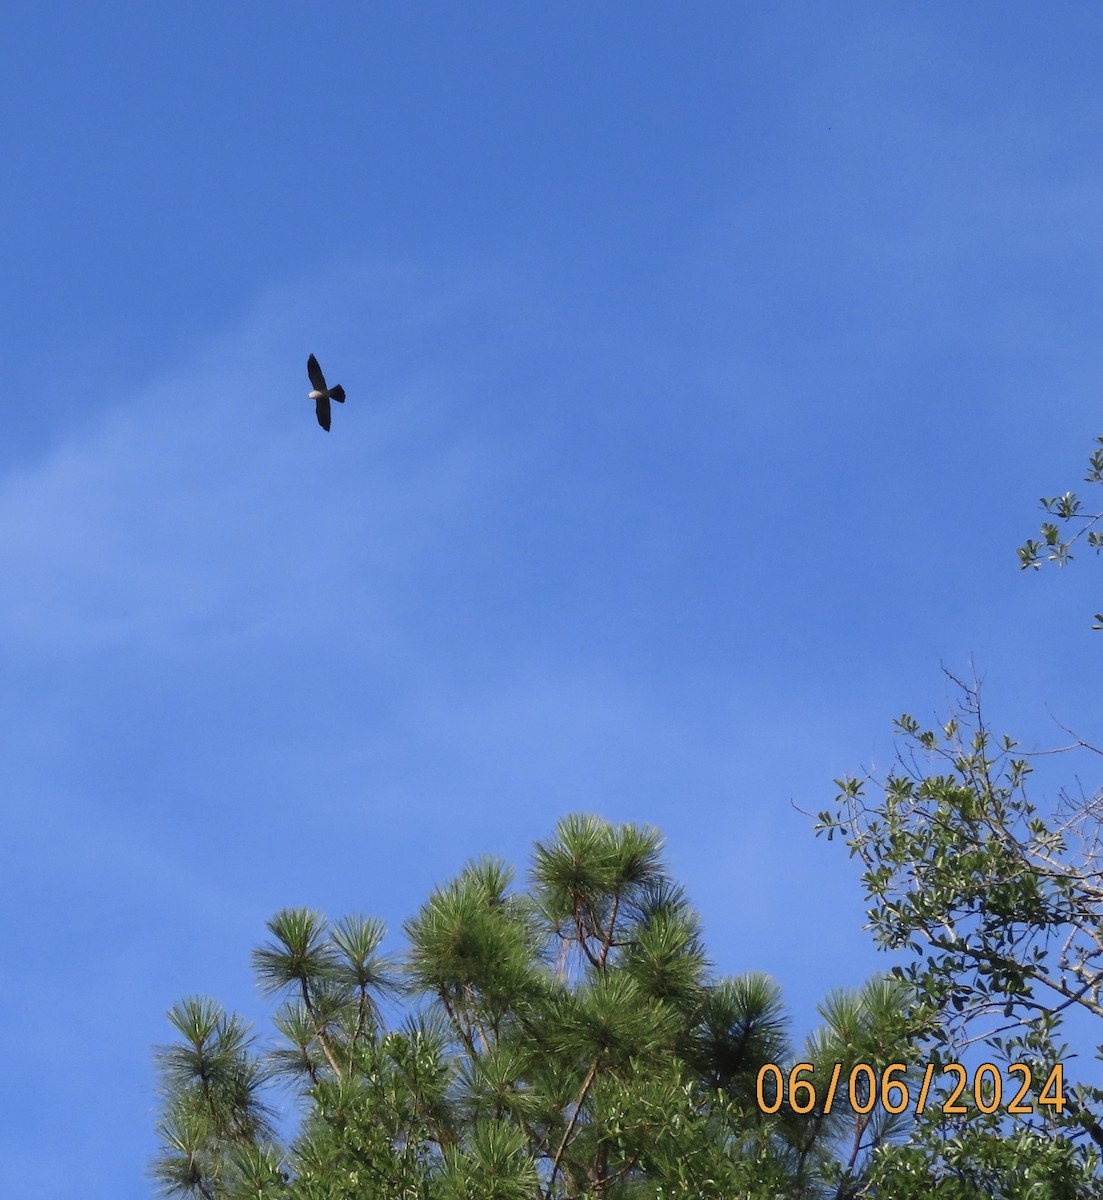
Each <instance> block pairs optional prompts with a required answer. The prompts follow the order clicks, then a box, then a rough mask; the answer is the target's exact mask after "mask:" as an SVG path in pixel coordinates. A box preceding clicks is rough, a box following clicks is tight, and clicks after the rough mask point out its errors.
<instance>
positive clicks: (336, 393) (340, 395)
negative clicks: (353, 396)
mask: <svg viewBox="0 0 1103 1200" xmlns="http://www.w3.org/2000/svg"><path fill="white" fill-rule="evenodd" d="M329 398H330V399H331V400H336V401H338V402H339V403H341V404H344V402H345V389H344V388H343V387H342V386H341V385H340V384H338V385H337V386H336V387H335V388H330V389H329Z"/></svg>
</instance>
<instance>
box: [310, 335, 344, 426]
mask: <svg viewBox="0 0 1103 1200" xmlns="http://www.w3.org/2000/svg"><path fill="white" fill-rule="evenodd" d="M306 373H307V374H308V375H309V376H310V382H311V384H312V385H313V387H314V390H313V391H312V392H310V393H309V395H308V396H307V399H308V400H313V401H314V411H315V412H316V413H317V414H318V424H319V425H321V427H322V428H323V429H324V430H325V431H326V433H328V432H329V402H330V401H331V400H336V401H337V402H338V403H339V404H344V402H345V389H344V388H343V387H342V386H341V385H340V384H338V385H337V386H336V387H326V377H325V376H324V375H323V374H322V368H321V367H320V366H318V360H317V359H316V358H315V357H314V355H313V354H312V355H311V356H310V357H309V358H308V359H307V360H306Z"/></svg>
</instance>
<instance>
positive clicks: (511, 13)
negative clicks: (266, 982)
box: [0, 3, 1103, 1200]
mask: <svg viewBox="0 0 1103 1200" xmlns="http://www.w3.org/2000/svg"><path fill="white" fill-rule="evenodd" d="M0 44H3V45H4V47H5V50H4V71H2V72H0V104H2V107H3V111H4V112H5V114H7V119H6V120H5V121H4V122H3V123H2V127H0V157H2V159H3V161H4V162H5V166H6V169H5V172H4V175H5V183H4V184H3V193H2V195H3V204H4V219H3V222H2V232H0V238H2V239H3V260H4V263H5V269H4V271H3V272H2V274H0V289H2V291H3V328H4V329H5V330H6V332H7V334H8V340H7V359H8V362H9V396H10V402H9V404H8V406H7V411H8V418H7V431H6V436H5V437H4V439H3V441H2V443H0V562H2V563H3V568H2V570H0V631H2V635H3V636H2V639H0V654H2V660H0V723H2V727H3V734H2V754H0V787H2V789H3V792H4V795H5V799H6V804H5V808H6V811H7V812H8V817H7V832H6V836H5V838H4V839H3V850H2V854H3V860H2V862H0V878H2V879H3V883H4V888H5V891H6V893H7V900H6V904H5V908H6V911H7V914H8V919H7V921H6V922H4V924H3V928H2V930H0V952H2V954H3V958H4V962H5V963H6V964H7V966H6V969H5V971H4V972H3V979H2V980H0V988H2V993H0V994H2V996H3V1012H4V1024H5V1027H6V1029H7V1031H8V1036H7V1039H6V1042H7V1046H6V1050H5V1060H6V1071H7V1074H8V1081H9V1086H8V1087H7V1088H6V1089H5V1094H6V1096H7V1100H6V1101H5V1102H4V1104H3V1107H4V1109H5V1110H6V1111H5V1112H4V1120H3V1121H2V1122H0V1141H2V1144H3V1149H2V1154H3V1159H4V1162H5V1167H6V1170H5V1175H6V1179H7V1186H8V1190H9V1191H10V1193H11V1194H12V1195H17V1194H18V1195H24V1194H26V1195H30V1194H32V1193H33V1194H35V1195H37V1196H39V1197H43V1198H52V1197H62V1196H70V1195H72V1194H73V1193H74V1191H77V1190H82V1189H83V1190H89V1189H90V1190H91V1191H92V1192H93V1193H100V1192H102V1193H103V1194H111V1195H114V1196H117V1197H120V1198H126V1200H129V1198H130V1197H139V1196H145V1195H147V1194H148V1191H149V1189H148V1185H147V1183H146V1181H145V1178H144V1168H145V1163H146V1159H147V1157H148V1155H149V1153H150V1152H151V1150H152V1149H153V1144H154V1143H153V1133H152V1127H153V1120H154V1099H153V1093H152V1074H151V1068H150V1046H151V1044H152V1043H155V1042H160V1041H164V1040H166V1038H167V1036H168V1027H167V1024H166V1022H165V1020H164V1013H165V1010H166V1009H167V1008H168V1007H169V1006H170V1005H171V1004H172V1003H173V1002H174V1001H176V1000H177V999H179V998H180V997H182V996H184V995H188V994H192V993H196V992H201V993H205V994H209V995H212V996H214V997H216V998H218V999H219V1000H221V1001H223V1002H224V1003H226V1004H227V1005H229V1006H231V1007H233V1008H236V1009H238V1010H240V1011H242V1012H244V1013H246V1014H247V1015H249V1016H251V1017H259V1016H260V1015H261V1014H263V1013H264V1012H265V1006H264V1004H263V1003H262V1002H261V1001H260V1000H259V998H258V996H257V994H256V992H255V988H254V985H253V981H252V978H251V975H250V970H249V951H250V949H251V948H252V946H253V945H254V944H256V943H257V942H258V941H259V940H260V939H261V937H262V935H263V923H264V921H265V920H266V919H267V918H268V917H269V916H270V915H271V914H272V913H273V912H275V911H276V910H277V909H279V908H281V907H283V906H286V905H308V906H310V907H313V908H317V909H321V910H322V911H324V912H326V913H328V914H330V915H331V916H334V917H336V916H339V915H341V914H344V913H347V912H353V911H361V912H366V913H369V914H373V915H378V916H381V917H383V918H384V919H385V920H386V921H387V923H388V925H389V927H390V928H391V929H392V930H393V931H395V936H394V937H393V939H392V942H391V945H392V948H394V949H398V948H399V947H400V944H401V943H400V939H399V937H398V934H397V931H398V927H399V925H400V922H401V921H402V920H403V919H404V918H405V917H407V916H409V915H411V914H412V913H413V912H414V911H415V909H416V907H417V906H418V905H419V904H420V903H421V901H422V900H423V899H424V898H425V896H426V895H427V893H428V891H429V889H430V888H431V887H432V886H433V885H434V884H436V883H438V882H440V881H442V880H443V879H445V878H447V877H448V876H450V875H451V874H453V873H454V872H456V871H458V870H459V869H460V867H461V866H462V864H463V863H464V861H465V860H466V859H468V858H469V857H472V856H476V855H480V854H483V853H490V854H496V855H501V856H504V857H506V858H508V859H510V860H512V861H514V862H517V863H518V864H519V865H520V866H522V868H523V865H524V863H525V861H526V858H527V854H528V851H529V848H530V846H531V843H532V841H533V840H534V839H536V838H542V837H546V836H547V835H549V834H550V833H551V831H552V829H553V827H554V825H555V823H556V821H557V820H558V819H559V818H560V817H562V816H564V815H565V814H567V813H569V812H574V811H590V812H597V813H600V814H601V815H603V816H605V817H607V818H609V819H610V820H614V821H640V822H650V823H653V824H655V825H657V826H659V827H660V828H661V829H662V830H663V832H664V833H665V834H666V836H667V839H668V840H667V852H668V858H669V862H670V863H671V865H672V867H673V869H674V871H675V872H676V874H677V875H678V876H679V878H680V879H681V880H683V881H684V883H685V884H686V886H687V888H688V890H689V892H690V895H691V897H692V898H693V900H694V901H695V903H696V904H697V906H698V907H699V909H700V912H701V914H702V918H703V921H704V924H705V930H706V936H707V941H708V945H709V949H710V951H711V954H712V956H713V958H714V960H715V963H716V969H717V971H719V972H722V973H729V972H738V971H744V970H765V971H768V972H770V973H771V974H773V975H774V976H775V977H776V978H777V979H778V980H779V982H780V983H781V984H782V986H783V988H784V991H785V995H786V998H787V1000H788V1003H789V1005H790V1008H791V1011H792V1014H793V1021H794V1024H793V1033H794V1035H795V1036H797V1037H803V1035H804V1034H805V1033H807V1032H808V1030H809V1029H810V1028H811V1027H812V1025H813V1023H814V1021H815V1006H816V1003H817V1002H818V1001H819V1000H820V999H821V998H822V997H823V995H824V994H825V993H826V992H828V991H829V990H830V989H832V988H835V987H839V986H858V985H860V984H861V982H862V981H863V980H864V979H865V978H866V977H867V976H868V975H869V974H870V973H871V972H873V971H874V970H877V969H879V968H881V967H883V966H884V965H886V964H885V960H884V958H883V957H882V956H879V955H877V954H876V952H875V951H874V949H873V947H872V943H871V942H870V940H869V937H868V935H867V934H866V933H864V932H863V931H862V928H861V925H862V920H863V917H862V904H861V894H860V891H859V885H858V873H857V869H856V867H855V865H854V863H853V862H851V861H850V860H848V858H847V856H846V854H845V851H843V850H842V849H840V847H839V846H838V845H837V844H834V845H828V844H827V843H825V842H823V841H822V840H817V839H815V838H814V837H813V835H812V831H811V827H810V822H809V821H808V820H807V819H806V818H805V817H803V816H801V815H800V813H798V812H797V811H795V809H794V807H793V805H792V802H793V801H796V802H797V803H798V804H800V805H801V806H802V807H804V808H807V809H812V810H815V809H818V808H822V807H825V806H826V804H827V802H828V801H829V800H830V799H831V797H832V794H833V788H832V785H831V780H832V779H833V778H834V777H836V776H838V775H841V774H844V773H847V772H852V771H857V770H859V769H860V768H861V766H862V765H863V764H865V765H869V764H871V763H873V764H880V765H886V764H887V763H888V761H889V759H890V757H891V754H892V738H891V734H890V722H891V719H892V718H893V717H894V716H895V715H897V714H898V713H900V712H902V711H905V710H908V711H912V712H914V713H915V714H916V715H917V716H919V717H920V718H921V719H925V720H929V719H933V718H934V717H935V716H937V715H938V714H939V713H941V712H943V711H944V709H945V706H946V704H947V702H948V700H949V699H950V698H951V693H950V690H949V688H948V686H947V685H946V683H945V681H944V679H943V677H942V676H941V674H940V664H942V663H944V664H946V666H948V667H950V668H952V669H955V670H957V671H967V670H968V665H969V660H970V657H972V659H973V660H974V661H975V663H976V667H977V670H978V672H980V673H981V674H982V675H983V676H984V677H985V680H986V683H985V687H986V696H987V701H988V704H989V707H990V713H991V716H992V722H993V724H994V725H995V726H996V727H997V728H1000V729H1007V730H1008V731H1009V732H1011V733H1013V734H1015V735H1016V736H1018V737H1019V738H1020V739H1021V740H1022V741H1024V742H1025V743H1027V744H1028V745H1047V744H1052V743H1054V742H1056V741H1058V740H1060V736H1061V735H1060V732H1059V731H1058V730H1057V729H1056V728H1055V726H1054V724H1053V717H1057V718H1059V719H1060V720H1061V721H1063V722H1064V723H1065V724H1068V725H1074V726H1076V727H1077V728H1078V730H1079V731H1080V732H1081V733H1082V734H1083V735H1084V736H1086V737H1089V738H1090V737H1092V736H1093V735H1094V736H1095V738H1096V740H1097V741H1100V740H1103V734H1100V732H1099V730H1098V708H1097V707H1096V706H1094V705H1093V701H1096V700H1097V696H1098V663H1099V655H1100V653H1101V651H1103V642H1100V641H1099V640H1098V637H1099V636H1100V635H1092V634H1091V633H1090V630H1089V625H1090V617H1091V614H1092V613H1093V612H1095V611H1097V610H1098V609H1099V607H1101V605H1100V604H1099V603H1098V590H1099V576H1098V568H1097V567H1096V566H1095V565H1094V564H1093V563H1092V562H1091V561H1089V560H1087V559H1085V560H1084V561H1083V562H1081V563H1080V564H1079V565H1078V568H1077V569H1074V570H1072V571H1068V572H1064V573H1061V574H1057V573H1054V572H1044V573H1043V574H1042V575H1041V576H1039V577H1037V578H1028V577H1024V576H1022V575H1021V574H1020V573H1019V571H1018V569H1017V564H1016V560H1015V555H1014V548H1015V546H1016V545H1018V544H1019V543H1021V542H1022V541H1023V540H1024V539H1025V537H1027V536H1028V535H1029V534H1031V533H1032V532H1033V531H1034V530H1035V529H1036V527H1037V524H1038V520H1039V515H1038V513H1037V508H1036V501H1037V497H1039V496H1041V495H1043V494H1052V493H1056V492H1060V491H1063V490H1064V489H1065V488H1067V487H1071V486H1075V485H1076V481H1077V480H1078V479H1079V477H1080V476H1081V474H1082V469H1083V463H1084V460H1085V459H1086V457H1087V454H1088V452H1089V450H1090V449H1091V446H1092V442H1093V439H1094V437H1095V436H1096V435H1097V434H1098V433H1100V432H1101V428H1100V427H1101V426H1103V420H1101V413H1100V406H1101V397H1100V386H1099V382H1100V378H1101V377H1103V339H1101V337H1100V328H1101V323H1100V316H1101V299H1103V295H1101V286H1100V280H1101V278H1103V273H1101V268H1103V225H1101V223H1100V221H1099V213H1100V211H1101V202H1103V137H1101V134H1103V93H1101V91H1100V87H1099V75H1098V47H1099V45H1100V44H1103V10H1101V9H1099V8H1098V6H1095V5H1089V4H1065V5H1063V4H1050V5H1047V6H1045V7H1044V8H1043V7H1040V6H1037V5H1027V4H1021V3H1000V4H998V5H997V4H994V3H976V4H972V5H968V6H964V5H957V6H930V5H908V6H905V5H890V4H883V3H870V4H864V3H849V4H842V5H830V6H827V5H819V4H814V3H800V4H796V3H779V4H772V5H747V4H706V3H695V4H692V5H674V4H655V3H636V4H633V5H614V4H604V5H597V6H594V5H583V4H577V3H557V4H555V5H550V4H532V5H515V4H505V3H501V4H488V3H471V4H465V5H453V4H428V3H422V4H417V5H407V4H398V3H393V4H367V5H360V4H321V5H316V6H312V7H311V8H310V10H309V12H308V11H307V10H305V9H304V8H303V7H302V6H301V5H296V6H292V5H290V4H283V3H276V4H266V5H263V6H261V5H259V4H241V5H235V6H225V5H214V4H208V3H191V4H187V5H185V4H177V3H165V4H159V5H153V6H151V5H139V4H135V3H132V4H117V5H112V6H108V7H106V8H105V7H104V6H94V5H90V4H86V3H81V4H77V3H68V4H66V3H56V4H50V5H44V6H32V7H28V6H22V7H20V8H16V9H12V11H10V12H8V13H7V14H6V15H5V17H4V18H3V30H2V37H0ZM310 352H314V353H316V354H317V355H318V357H319V358H320V360H321V362H322V364H323V366H324V367H325V369H326V371H327V373H328V375H329V377H330V382H331V383H333V382H341V383H343V384H344V385H345V387H346V389H347V391H348V396H349V399H348V402H347V404H346V405H344V407H341V408H339V409H337V411H336V412H335V413H334V417H333V429H332V432H331V433H330V434H329V435H328V436H327V435H326V434H324V433H323V432H322V431H321V430H320V429H319V428H318V427H317V425H316V424H315V423H314V416H313V412H312V406H311V403H310V402H309V401H308V400H307V399H306V391H307V389H308V384H307V380H306V375H305V369H304V364H305V359H306V356H307V354H308V353H310ZM1051 714H1052V715H1051ZM1087 784H1088V786H1092V782H1091V780H1090V779H1088V780H1087Z"/></svg>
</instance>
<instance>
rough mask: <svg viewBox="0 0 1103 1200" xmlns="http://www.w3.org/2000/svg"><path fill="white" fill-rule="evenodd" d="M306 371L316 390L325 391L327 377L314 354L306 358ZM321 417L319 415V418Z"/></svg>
mask: <svg viewBox="0 0 1103 1200" xmlns="http://www.w3.org/2000/svg"><path fill="white" fill-rule="evenodd" d="M306 373H307V374H308V375H309V376H310V382H311V384H313V386H314V390H315V391H318V392H324V391H325V390H326V377H325V376H324V375H323V374H322V368H321V367H320V366H318V360H317V359H316V358H315V357H314V355H313V354H312V355H311V356H310V357H309V358H308V359H307V360H306ZM321 419H322V418H321V416H319V417H318V420H319V421H320V420H321ZM327 428H328V427H327Z"/></svg>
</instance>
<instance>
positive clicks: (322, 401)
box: [314, 384, 329, 433]
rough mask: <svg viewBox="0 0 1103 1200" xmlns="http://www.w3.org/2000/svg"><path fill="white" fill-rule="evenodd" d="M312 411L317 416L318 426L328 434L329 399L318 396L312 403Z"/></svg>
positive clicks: (324, 396)
mask: <svg viewBox="0 0 1103 1200" xmlns="http://www.w3.org/2000/svg"><path fill="white" fill-rule="evenodd" d="M322 386H323V387H324V386H325V385H324V384H323V385H322ZM314 411H315V412H316V413H317V414H318V424H319V425H321V427H322V428H323V429H324V430H325V431H326V433H329V397H328V396H326V395H324V394H323V395H321V396H319V397H318V399H317V400H315V401H314Z"/></svg>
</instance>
